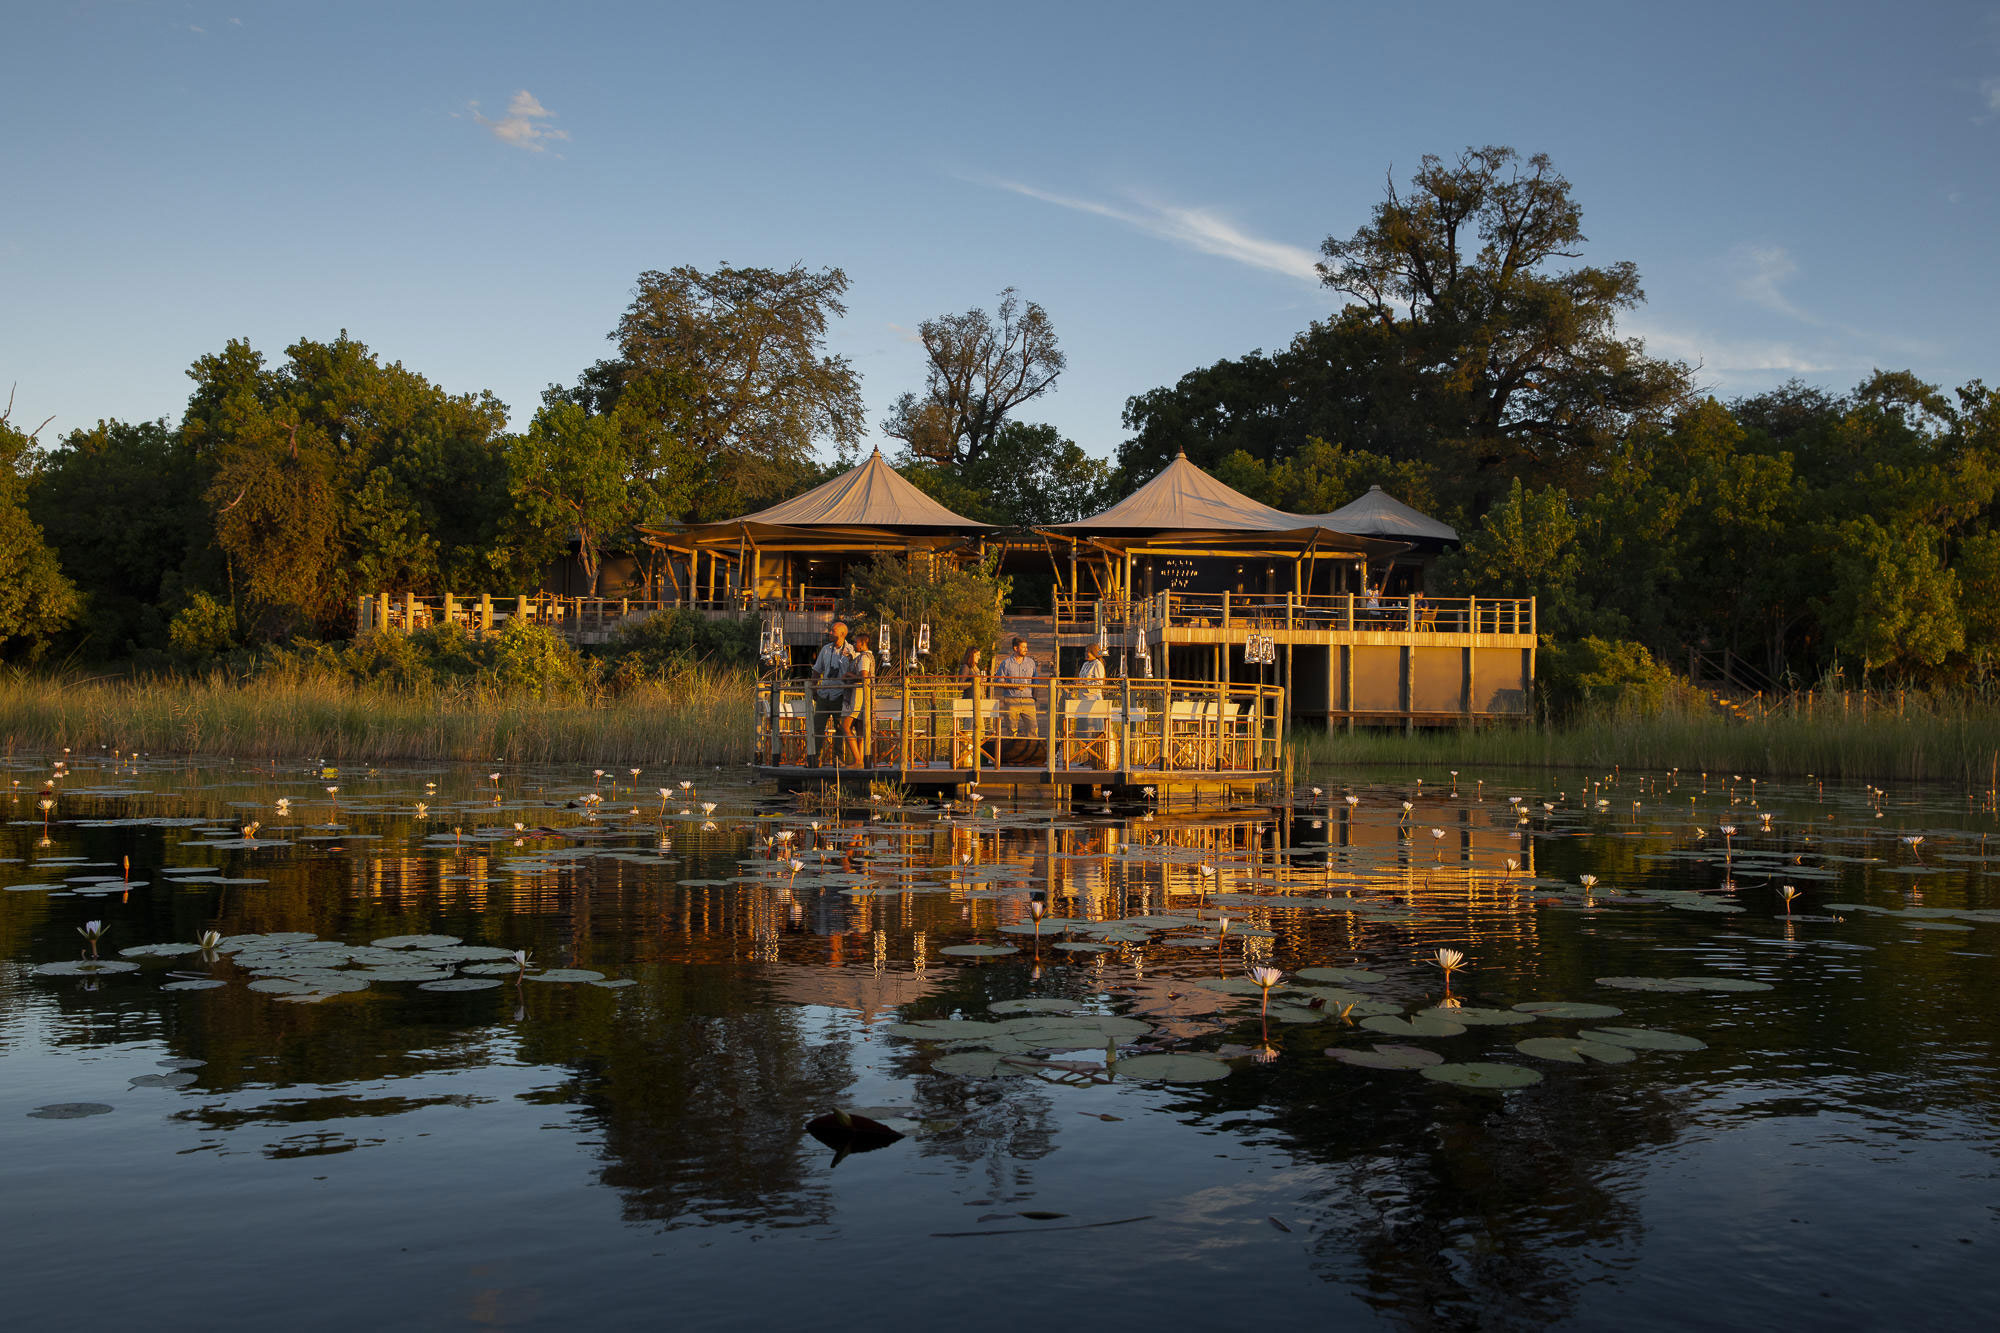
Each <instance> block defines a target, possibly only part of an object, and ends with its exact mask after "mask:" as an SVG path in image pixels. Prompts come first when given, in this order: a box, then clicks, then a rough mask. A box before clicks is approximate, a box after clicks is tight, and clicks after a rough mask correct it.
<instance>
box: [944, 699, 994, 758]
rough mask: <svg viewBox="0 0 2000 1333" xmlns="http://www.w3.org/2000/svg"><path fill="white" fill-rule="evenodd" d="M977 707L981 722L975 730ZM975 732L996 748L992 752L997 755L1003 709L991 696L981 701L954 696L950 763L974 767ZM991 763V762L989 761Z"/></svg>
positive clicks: (984, 741) (983, 740) (987, 743)
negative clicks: (997, 738)
mask: <svg viewBox="0 0 2000 1333" xmlns="http://www.w3.org/2000/svg"><path fill="white" fill-rule="evenodd" d="M975 707H976V708H977V709H978V713H977V718H978V722H979V726H978V728H977V732H976V733H975V729H974V727H973V721H974V717H975V714H974V712H973V710H974V708H975ZM975 734H977V735H978V737H979V741H980V743H981V744H984V745H988V746H991V747H993V748H992V753H993V754H994V755H995V756H997V755H998V753H999V743H998V741H997V740H996V737H998V736H999V734H1000V710H999V708H998V707H997V706H996V705H995V701H994V700H993V699H991V698H983V699H978V700H973V699H953V700H952V701H951V766H952V767H953V768H971V767H972V766H973V763H974V745H973V737H974V735H975ZM988 762H992V761H991V760H989V761H988Z"/></svg>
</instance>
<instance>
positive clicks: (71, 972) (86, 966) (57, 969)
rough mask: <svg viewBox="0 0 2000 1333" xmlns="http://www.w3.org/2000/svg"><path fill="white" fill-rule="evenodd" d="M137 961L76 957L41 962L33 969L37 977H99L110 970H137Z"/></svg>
mask: <svg viewBox="0 0 2000 1333" xmlns="http://www.w3.org/2000/svg"><path fill="white" fill-rule="evenodd" d="M138 970H139V965H138V964H137V963H121V962H117V961H114V960H113V959H109V958H76V959H71V960H70V961H68V962H62V963H43V964H41V965H40V966H39V967H37V968H36V969H35V975H36V976H38V977H101V976H104V975H105V974H106V973H110V972H137V971H138Z"/></svg>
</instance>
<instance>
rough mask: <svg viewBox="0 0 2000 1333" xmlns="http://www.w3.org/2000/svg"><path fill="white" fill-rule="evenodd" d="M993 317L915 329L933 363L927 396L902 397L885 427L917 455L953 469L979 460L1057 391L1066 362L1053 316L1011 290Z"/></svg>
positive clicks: (971, 315)
mask: <svg viewBox="0 0 2000 1333" xmlns="http://www.w3.org/2000/svg"><path fill="white" fill-rule="evenodd" d="M996 313H997V314H998V319H997V320H996V319H994V318H993V317H991V316H989V315H987V313H986V312H985V311H984V310H981V309H978V308H977V307H975V308H974V309H971V310H968V311H966V312H965V313H964V314H962V315H941V316H939V317H938V318H936V319H927V320H925V321H924V322H923V323H922V324H920V325H918V326H917V334H918V337H920V338H921V339H922V340H923V344H924V355H925V358H926V360H927V362H928V365H927V367H926V370H925V378H924V392H923V395H922V396H921V397H919V396H918V395H916V394H913V393H906V394H904V395H903V396H902V397H900V398H898V399H897V400H896V404H895V406H894V407H893V408H891V409H890V412H889V416H888V419H887V420H885V421H884V422H883V423H882V429H883V431H885V432H886V433H887V434H889V435H891V436H893V437H894V438H896V439H899V440H901V441H903V442H904V443H905V444H907V445H908V446H909V450H910V453H911V454H912V455H913V456H915V457H917V458H921V459H924V460H926V461H929V462H932V463H939V464H943V465H945V466H948V467H959V468H963V467H966V466H968V465H970V464H973V463H976V462H978V461H979V459H980V458H981V457H982V456H983V455H984V454H985V453H986V451H987V449H988V448H989V447H990V446H991V445H992V444H993V442H994V441H995V439H996V438H997V437H998V436H999V434H1000V431H1001V428H1002V427H1003V426H1005V425H1006V423H1007V418H1008V414H1009V413H1011V412H1012V411H1013V410H1014V409H1015V408H1017V407H1019V406H1021V405H1022V404H1023V403H1026V402H1029V401H1031V400H1033V399H1035V398H1039V397H1040V396H1041V395H1042V394H1044V393H1047V392H1048V391H1049V390H1051V389H1053V388H1054V387H1055V382H1056V377H1057V376H1059V375H1061V374H1062V372H1063V368H1064V366H1065V365H1067V364H1068V361H1067V358H1065V357H1064V356H1063V353H1062V349H1061V348H1060V347H1059V346H1058V345H1057V343H1056V330H1055V325H1054V323H1053V322H1052V321H1051V320H1050V319H1049V316H1048V312H1047V311H1046V310H1043V309H1042V307H1041V306H1039V305H1037V304H1035V303H1034V302H1033V301H1030V302H1028V303H1027V306H1026V308H1025V309H1024V308H1023V307H1022V304H1021V299H1020V297H1019V295H1017V294H1016V292H1015V291H1014V289H1013V288H1012V287H1009V288H1007V289H1006V290H1004V291H1002V292H1001V293H1000V304H999V306H998V307H997V311H996Z"/></svg>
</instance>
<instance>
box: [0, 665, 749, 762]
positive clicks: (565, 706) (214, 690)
mask: <svg viewBox="0 0 2000 1333" xmlns="http://www.w3.org/2000/svg"><path fill="white" fill-rule="evenodd" d="M753 686H754V681H753V680H752V678H751V677H750V676H748V675H747V674H744V673H741V672H720V671H718V672H703V671H697V672H693V673H691V674H689V675H687V676H685V677H681V678H679V679H677V680H675V681H674V682H672V683H670V684H658V683H655V684H648V685H641V686H637V687H635V688H633V689H632V690H630V691H628V692H625V693H621V694H618V695H615V696H600V697H595V698H585V697H581V696H578V697H576V698H574V699H570V700H548V699H534V698H530V697H526V696H522V695H507V694H501V693H496V692H494V691H492V690H490V689H485V688H478V687H473V686H464V685H455V686H439V687H436V688H425V689H393V688H383V687H375V686H357V685H354V684H351V683H348V682H345V681H342V680H339V679H337V678H334V677H331V676H325V675H294V676H291V677H287V678H277V679H256V678H253V679H249V680H233V679H230V678H228V677H226V676H224V675H222V674H220V673H218V674H215V675H210V676H206V677H198V678H187V677H178V678H175V677H167V678H157V679H143V680H127V679H106V680H75V679H72V680H63V679H56V678H51V677H47V676H32V675H21V676H16V677H13V678H11V679H4V680H0V738H4V743H5V745H6V747H7V748H8V749H9V750H10V751H12V750H29V751H41V752H42V753H51V752H59V751H60V750H62V749H63V747H65V746H68V747H70V748H72V749H74V750H78V751H83V750H86V749H90V748H93V747H98V746H106V747H110V748H113V749H119V750H136V751H140V752H143V753H147V754H155V755H159V754H211V755H230V756H234V757H242V758H251V757H257V758H265V757H270V758H280V757H283V758H319V757H325V758H327V759H336V758H338V759H346V760H349V761H377V760H398V759H466V760H493V759H501V760H508V761H512V762H517V763H551V762H591V761H601V762H605V763H643V764H662V763H664V764H734V763H743V762H745V761H747V760H748V759H749V758H750V756H751V753H752V749H753V744H754V740H755V737H754V731H753V725H752V713H751V699H752V691H753Z"/></svg>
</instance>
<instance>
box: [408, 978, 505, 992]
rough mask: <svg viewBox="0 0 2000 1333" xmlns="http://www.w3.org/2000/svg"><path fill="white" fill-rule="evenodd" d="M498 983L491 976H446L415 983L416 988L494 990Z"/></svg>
mask: <svg viewBox="0 0 2000 1333" xmlns="http://www.w3.org/2000/svg"><path fill="white" fill-rule="evenodd" d="M499 985H500V983H499V982H498V981H496V980H494V979H493V978H492V977H446V978H445V979H444V980H442V981H425V982H420V983H418V985H417V989H418V990H435V991H466V990H494V989H497V988H498V987H499Z"/></svg>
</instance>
